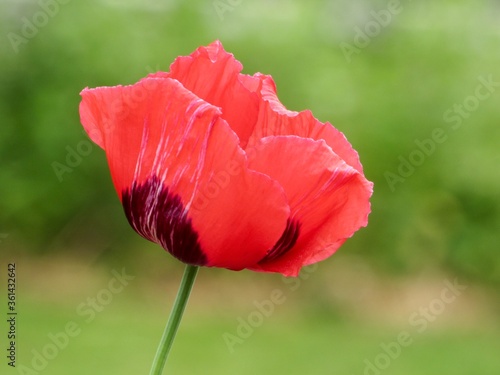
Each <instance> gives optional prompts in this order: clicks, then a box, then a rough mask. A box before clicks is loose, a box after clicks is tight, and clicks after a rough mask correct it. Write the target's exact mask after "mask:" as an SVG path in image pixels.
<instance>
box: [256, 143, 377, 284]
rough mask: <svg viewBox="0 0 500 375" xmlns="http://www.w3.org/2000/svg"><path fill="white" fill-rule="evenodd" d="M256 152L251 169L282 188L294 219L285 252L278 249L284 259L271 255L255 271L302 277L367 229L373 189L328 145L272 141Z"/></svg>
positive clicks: (259, 147)
mask: <svg viewBox="0 0 500 375" xmlns="http://www.w3.org/2000/svg"><path fill="white" fill-rule="evenodd" d="M255 151H256V152H255V155H254V157H253V158H252V159H251V161H250V164H249V166H250V168H253V169H255V170H257V171H260V172H262V173H265V174H267V175H268V176H270V177H271V178H273V179H275V180H276V181H278V182H279V183H280V185H281V186H282V187H283V188H284V190H285V193H286V195H287V198H288V201H289V204H290V209H291V215H290V218H289V221H288V224H289V225H288V226H287V231H288V233H287V231H285V232H284V234H283V235H282V237H281V239H280V241H281V243H284V244H285V246H283V245H282V244H280V243H278V244H277V245H278V247H280V249H279V253H277V254H272V253H271V252H270V253H269V254H268V256H266V257H264V258H263V259H262V260H261V261H260V262H259V263H258V264H256V265H255V266H254V267H253V268H252V269H253V270H256V271H267V272H280V273H283V274H284V275H287V276H297V275H298V273H299V271H300V268H301V267H302V266H304V265H308V264H312V263H315V262H318V261H320V260H323V259H325V258H327V257H328V256H330V255H332V254H333V253H334V252H335V251H336V250H337V248H338V247H339V246H340V245H341V244H342V243H343V242H344V241H345V240H346V239H347V238H348V237H351V236H352V235H353V233H354V232H355V231H356V230H358V229H359V228H360V227H362V226H366V224H367V219H368V214H369V212H370V203H369V197H370V196H371V194H372V183H371V182H368V181H367V180H366V179H365V177H364V176H363V175H362V174H361V173H359V172H358V171H357V170H356V169H354V168H352V167H351V166H349V165H348V164H346V163H345V162H344V161H343V160H342V159H341V158H340V157H339V156H338V155H337V154H336V153H334V152H333V151H332V150H331V148H330V147H329V146H328V145H327V144H326V143H325V142H324V141H322V140H320V141H315V140H312V139H306V138H300V137H297V136H277V137H266V138H263V139H261V140H260V141H259V142H258V143H257V144H256V145H255ZM270 160H272V163H270V162H269V161H270ZM285 166H288V167H285ZM283 237H286V239H283Z"/></svg>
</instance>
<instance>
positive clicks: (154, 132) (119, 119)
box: [80, 41, 372, 276]
mask: <svg viewBox="0 0 500 375" xmlns="http://www.w3.org/2000/svg"><path fill="white" fill-rule="evenodd" d="M241 69H242V65H241V64H240V63H239V62H238V61H237V60H235V58H234V56H233V55H232V54H229V53H227V52H226V51H225V50H224V49H223V47H222V44H221V43H220V42H219V41H216V42H214V43H212V44H210V45H209V46H207V47H200V48H198V50H196V51H195V52H194V53H193V54H191V55H190V56H184V57H179V58H177V59H176V60H175V62H174V63H173V64H172V65H171V67H170V72H168V73H164V72H159V73H155V74H151V75H149V76H148V77H146V78H144V79H142V80H140V81H139V82H137V83H136V84H134V85H131V86H115V87H98V88H95V89H88V88H86V89H84V90H83V91H82V93H81V96H82V102H81V104H80V116H81V121H82V124H83V126H84V128H85V130H86V131H87V133H88V134H89V136H90V138H91V139H92V140H93V141H94V142H95V143H96V144H98V145H99V146H100V147H102V148H103V149H104V150H105V152H106V156H107V159H108V163H109V167H110V171H111V176H112V179H113V184H114V186H115V189H116V191H117V193H118V196H119V197H120V200H121V202H122V204H123V207H124V209H125V214H126V216H127V218H128V220H129V222H130V224H131V225H132V227H133V228H134V229H135V230H136V231H137V232H138V233H139V234H140V235H141V236H143V237H145V238H146V239H148V240H151V241H153V242H156V243H158V244H159V245H161V246H162V247H163V248H165V249H166V250H167V251H169V252H170V253H171V254H172V255H173V256H175V257H176V258H178V259H180V260H181V261H183V262H185V263H188V264H192V265H200V266H210V267H224V268H228V269H232V270H241V269H245V268H246V269H251V270H255V271H265V272H279V273H282V274H284V275H286V276H296V275H297V274H298V273H299V271H300V268H301V267H302V266H305V265H309V264H312V263H315V262H318V261H321V260H323V259H325V258H327V257H329V256H330V255H332V254H333V253H334V252H335V251H336V250H337V249H338V248H339V247H340V245H341V244H342V243H343V242H344V241H345V240H346V239H347V238H349V237H351V236H352V235H353V233H354V232H355V231H356V230H358V229H359V228H360V227H362V226H365V225H366V224H367V218H368V213H369V212H370V203H369V198H370V196H371V194H372V183H371V182H369V181H367V180H366V178H365V177H364V175H363V170H362V166H361V164H360V162H359V158H358V154H357V153H356V151H354V150H353V149H352V147H351V145H350V144H349V142H348V141H347V140H346V138H345V137H344V135H343V134H342V133H341V132H339V131H338V130H336V129H335V128H334V127H333V126H332V125H331V124H329V123H321V122H319V121H318V120H317V119H315V118H314V117H313V115H312V113H311V112H310V111H303V112H292V111H289V110H287V109H286V108H285V107H284V106H283V105H282V104H281V103H280V101H279V100H278V97H277V95H276V87H275V84H274V82H273V79H272V78H271V77H270V76H266V75H262V74H255V75H253V76H249V75H245V74H241V73H240V71H241Z"/></svg>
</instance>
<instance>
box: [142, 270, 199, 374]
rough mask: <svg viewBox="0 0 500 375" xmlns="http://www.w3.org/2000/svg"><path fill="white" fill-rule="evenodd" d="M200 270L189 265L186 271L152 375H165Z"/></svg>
mask: <svg viewBox="0 0 500 375" xmlns="http://www.w3.org/2000/svg"><path fill="white" fill-rule="evenodd" d="M198 268H199V267H198V266H190V265H189V264H188V265H187V266H186V269H185V270H184V275H183V276H182V281H181V285H180V287H179V291H178V292H177V297H176V298H175V302H174V307H173V308H172V311H171V312H170V317H169V318H168V323H167V326H166V327H165V331H164V332H163V336H162V338H161V341H160V345H159V346H158V350H157V351H156V356H155V359H154V361H153V366H152V367H151V372H150V373H149V374H150V375H161V374H162V373H163V368H164V367H165V362H167V357H168V353H169V352H170V348H171V347H172V344H173V342H174V339H175V334H176V333H177V329H178V328H179V324H180V323H181V319H182V314H183V313H184V309H185V308H186V305H187V301H188V299H189V295H190V294H191V289H192V288H193V284H194V280H195V279H196V274H197V273H198Z"/></svg>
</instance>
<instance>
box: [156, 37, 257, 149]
mask: <svg viewBox="0 0 500 375" xmlns="http://www.w3.org/2000/svg"><path fill="white" fill-rule="evenodd" d="M242 69H243V66H242V65H241V63H240V62H239V61H238V60H236V59H235V58H234V55H233V54H231V53H228V52H226V51H225V50H224V47H223V46H222V44H221V43H220V42H219V41H218V40H217V41H215V42H213V43H211V44H210V45H208V46H206V47H200V48H198V49H197V50H196V51H195V52H193V53H192V54H191V55H189V56H181V57H178V58H177V59H175V61H174V62H173V63H172V65H170V72H168V73H165V72H158V73H154V74H152V75H150V77H155V78H174V79H176V80H178V81H179V82H181V83H182V85H183V86H184V87H185V88H187V89H188V90H189V91H191V92H193V93H194V94H195V95H196V96H198V97H200V98H202V99H203V100H205V101H206V102H208V103H210V104H212V105H214V106H216V107H219V108H220V109H221V111H222V118H224V119H225V120H226V121H227V122H228V124H229V125H230V126H231V129H233V131H234V132H236V134H237V135H238V138H239V139H240V142H241V143H240V145H241V146H242V147H244V146H245V145H246V142H247V140H248V138H249V137H250V134H251V133H252V129H253V127H254V126H255V123H256V121H257V116H258V109H259V101H260V100H259V96H258V94H257V93H255V92H252V91H250V90H248V89H247V88H246V87H245V86H244V85H243V83H242V82H240V79H242V76H243V75H242V74H239V73H240V72H241V70H242Z"/></svg>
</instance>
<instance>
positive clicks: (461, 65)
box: [0, 0, 500, 375]
mask: <svg viewBox="0 0 500 375" xmlns="http://www.w3.org/2000/svg"><path fill="white" fill-rule="evenodd" d="M0 14H1V15H0V21H1V28H0V34H1V35H0V36H1V42H0V57H1V60H0V61H1V63H0V121H1V126H0V135H1V137H0V160H1V169H0V181H1V184H0V205H1V206H0V212H1V213H0V241H1V242H0V254H1V260H2V270H1V271H0V272H1V274H2V276H1V280H2V284H1V285H2V289H3V290H6V286H5V288H4V287H3V286H4V285H6V278H7V271H6V270H7V263H9V262H15V263H16V265H17V269H18V271H17V276H18V280H17V281H18V286H17V294H18V309H19V316H18V325H17V329H18V339H17V349H18V353H17V369H12V368H10V367H9V366H7V363H6V362H7V359H5V358H4V359H2V363H0V368H1V371H0V372H1V373H2V374H3V373H8V374H10V373H13V374H14V373H20V374H33V373H36V374H39V373H40V374H41V373H44V374H51V375H52V374H54V375H58V374H68V373H72V374H88V373H90V372H91V373H95V374H115V373H116V374H118V373H119V374H147V373H148V371H149V366H150V363H151V362H152V358H153V355H154V351H155V348H156V345H157V343H158V341H159V338H160V335H161V331H162V329H163V326H164V323H165V322H166V318H167V315H168V311H169V309H170V306H171V303H172V301H173V298H174V295H175V292H176V288H177V284H178V282H179V280H180V276H181V273H182V268H183V267H182V264H180V263H179V262H177V261H176V260H175V259H173V258H172V257H170V256H169V255H167V254H166V253H165V252H164V251H162V250H161V249H160V248H159V247H157V246H155V245H153V244H150V243H148V242H146V241H144V240H143V239H142V238H140V237H139V236H138V235H136V234H135V232H133V230H132V229H131V228H130V227H129V225H128V223H127V222H126V219H125V216H124V215H123V212H122V208H121V206H120V204H119V202H118V199H117V197H116V195H115V192H114V189H113V186H112V184H111V181H110V178H109V172H108V167H107V163H106V160H105V156H104V153H103V151H102V150H100V149H99V148H98V147H97V146H95V145H92V144H91V143H90V142H89V140H88V138H87V137H86V135H85V134H84V132H83V130H82V127H81V125H80V123H79V115H78V104H79V101H80V98H79V95H78V94H79V92H80V91H81V90H82V89H83V88H84V87H87V86H88V87H95V86H103V85H117V84H131V83H134V82H136V81H137V80H139V79H140V78H142V77H144V76H145V75H146V74H148V73H150V72H154V71H157V70H164V71H167V70H168V67H169V65H170V63H171V62H172V61H173V59H174V58H175V57H177V56H178V55H187V54H189V53H191V52H192V51H193V50H194V49H196V48H197V47H198V46H200V45H206V44H208V43H210V42H212V41H213V40H215V39H220V40H221V41H222V42H223V44H224V47H225V48H226V50H227V51H230V52H232V53H234V54H235V56H236V58H237V59H238V60H240V61H241V62H242V63H243V66H244V72H245V73H248V74H253V73H254V72H262V73H266V74H271V75H272V76H273V77H274V79H275V81H276V84H277V87H278V94H279V96H280V99H281V100H282V102H283V103H284V104H285V105H286V106H287V107H288V108H289V109H292V110H303V109H311V110H312V112H313V113H314V114H315V116H316V117H317V118H319V119H320V120H321V121H330V122H332V123H333V124H334V125H335V126H336V127H337V128H338V129H340V130H341V131H342V132H344V133H345V135H346V136H347V138H348V139H349V141H350V142H351V143H352V144H353V146H354V147H355V148H356V149H357V150H358V152H359V154H360V156H361V161H362V163H363V166H364V169H365V173H366V175H367V177H368V178H369V179H370V180H371V181H373V182H374V183H375V192H374V196H373V199H372V214H371V216H370V220H369V226H368V227H367V228H365V229H363V230H361V231H360V232H359V233H357V234H356V235H355V236H354V237H353V238H352V239H350V240H349V241H347V242H346V244H345V245H344V246H343V248H342V249H341V250H340V251H339V252H338V253H337V254H335V255H334V256H333V257H332V258H330V259H328V260H327V261H324V262H322V263H321V264H319V266H318V267H315V268H311V269H309V270H306V272H305V273H303V274H302V276H301V278H300V279H297V280H295V281H294V280H284V279H282V278H281V277H280V276H279V275H267V274H256V273H252V272H246V271H245V272H240V273H235V272H229V271H226V270H216V269H202V270H201V272H200V275H199V279H198V281H197V284H196V285H195V289H194V292H193V295H192V299H191V301H190V305H189V307H188V312H187V314H186V316H185V319H184V321H183V324H182V326H181V329H180V332H179V336H178V339H177V341H176V343H175V345H174V348H173V351H172V353H171V358H170V359H169V363H168V364H167V367H168V369H169V370H170V372H169V373H174V374H198V373H199V374H234V373H237V374H256V373H264V374H268V373H269V374H271V373H277V374H304V373H307V374H327V375H330V374H348V375H351V374H370V375H379V374H382V373H383V374H406V375H416V374H432V373H440V374H493V373H498V371H499V370H500V358H499V357H498V354H497V353H498V352H499V351H500V324H499V320H498V314H499V313H500V303H499V302H500V298H498V297H499V296H498V287H499V286H500V257H499V256H498V255H497V253H498V246H499V243H500V241H499V239H500V238H499V237H500V236H499V229H500V214H499V212H500V194H499V186H500V174H499V168H498V164H499V162H500V155H499V151H498V149H499V147H498V146H499V142H500V126H499V121H500V105H499V104H500V102H499V99H500V90H499V88H500V64H499V62H500V48H499V46H500V26H499V23H498V20H499V19H500V2H499V1H495V0H489V1H485V0H474V1H472V0H468V1H467V0H456V1H451V0H450V1H409V0H407V1H401V2H398V1H389V2H387V1H368V0H354V1H352V0H339V1H326V0H323V1H320V0H317V1H308V2H306V1H298V0H295V1H284V0H267V1H266V0H257V1H249V0H239V1H238V0H222V1H201V0H199V1H190V2H187V1H186V2H181V1H178V0H168V1H152V0H146V1H140V0H124V1H118V0H89V1H85V2H83V1H76V0H74V1H68V0H64V1H62V0H59V1H56V0H52V1H50V0H45V1H17V0H15V1H14V0H3V1H1V2H0ZM30 25H31V26H30ZM75 152H76V156H75ZM68 155H69V156H68ZM55 166H57V168H61V166H65V168H66V169H64V172H63V173H61V172H59V175H58V173H57V172H56V171H55V170H54V168H55ZM122 269H125V270H126V273H127V274H128V275H133V277H134V279H133V280H130V281H129V282H128V285H126V286H125V285H124V288H123V290H121V291H120V292H119V293H114V294H113V295H112V296H111V297H110V293H109V291H108V292H106V290H109V288H108V283H109V282H110V280H112V279H113V277H115V276H114V274H113V273H112V270H116V271H117V272H119V273H121V272H122ZM454 283H456V285H457V284H458V285H463V286H464V287H463V288H462V289H460V287H456V286H455V289H450V288H451V287H450V285H453V284H454ZM275 289H278V290H279V291H280V292H281V293H282V294H283V295H284V298H285V301H284V302H283V303H282V304H279V305H274V306H273V309H272V310H273V311H272V312H271V313H269V314H267V315H268V316H265V314H263V313H262V312H260V310H259V308H258V307H257V306H258V305H259V303H262V301H264V300H269V299H270V298H271V297H270V296H271V295H272V291H273V290H275ZM453 291H454V292H455V294H453V295H454V296H455V297H456V298H453V299H452V300H450V298H445V297H444V296H448V297H449V293H452V292H453ZM2 293H3V294H4V296H1V295H0V301H2V302H0V305H2V306H4V307H5V306H6V304H7V292H2ZM88 298H90V299H91V300H90V302H91V301H92V298H94V299H97V305H95V307H93V308H92V310H93V311H94V314H95V317H94V318H93V319H92V320H91V321H89V322H88V321H87V320H86V319H87V318H89V315H85V314H84V312H83V311H84V310H82V304H84V305H85V306H87V307H88V306H90V305H87V304H89V303H90V302H89V300H88ZM105 298H108V299H105ZM99 301H100V302H101V303H100V302H99ZM103 301H104V302H105V303H102V302H103ZM79 307H80V309H79ZM4 310H5V314H6V311H7V310H6V307H5V309H4V308H2V314H3V313H4V312H3V311H4ZM5 316H6V315H5ZM252 319H254V320H252ZM422 319H423V320H422ZM2 320H5V319H3V318H2ZM68 322H75V324H77V326H78V328H79V332H78V334H77V335H75V337H71V338H70V340H69V342H67V343H65V345H63V344H61V345H60V346H61V347H60V348H59V349H58V350H57V352H56V353H51V352H50V345H52V344H51V343H52V341H53V340H52V341H51V338H50V337H55V336H57V334H62V332H64V330H65V327H66V325H67V324H68ZM242 322H244V323H242ZM424 323H425V324H424ZM245 324H249V326H248V327H247V331H248V332H247V331H245V333H244V334H243V336H245V337H244V338H242V335H241V332H242V330H243V331H244V328H242V327H243V326H244V325H245ZM252 325H253V326H252ZM1 330H2V331H4V332H5V334H4V332H0V337H2V340H1V343H2V351H3V352H5V349H4V347H5V348H6V347H8V346H7V341H6V340H5V337H6V334H7V330H8V326H7V324H6V323H4V324H2V325H1ZM238 330H239V331H238ZM238 332H240V336H238ZM404 333H407V334H408V335H409V337H410V338H409V341H411V342H409V343H408V340H407V341H406V343H407V344H408V345H403V344H402V343H399V344H396V343H395V342H396V341H397V340H398V337H400V336H401V334H403V336H404ZM51 334H52V335H53V336H50V335H51ZM225 334H228V335H229V336H228V335H225ZM54 335H55V336H54ZM230 335H233V336H230ZM246 336H248V337H246ZM57 337H62V336H57ZM228 337H233V339H234V337H237V338H238V340H239V341H232V344H228V341H227V340H228ZM63 341H64V340H63ZM403 341H404V340H403ZM47 348H49V349H47ZM388 348H389V349H388ZM397 348H399V350H398V349H397ZM44 350H45V354H43V353H44ZM37 353H42V356H45V362H46V363H45V362H44V360H43V359H40V358H38V361H39V362H38V363H33V361H35V362H36V361H37V359H36V358H37ZM2 357H3V356H2ZM46 357H51V358H50V359H47V358H46ZM52 357H53V358H52ZM37 364H38V366H39V369H38V370H37V369H36V368H34V367H33V366H34V365H37ZM21 365H23V366H26V367H29V368H30V369H31V371H33V372H28V370H26V369H23V370H21V368H20V367H19V366H21ZM4 371H5V372H4Z"/></svg>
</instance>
